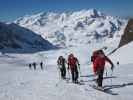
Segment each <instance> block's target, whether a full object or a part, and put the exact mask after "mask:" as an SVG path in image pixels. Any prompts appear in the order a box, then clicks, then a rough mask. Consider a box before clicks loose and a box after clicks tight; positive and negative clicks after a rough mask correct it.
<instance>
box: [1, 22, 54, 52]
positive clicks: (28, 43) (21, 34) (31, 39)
mask: <svg viewBox="0 0 133 100" xmlns="http://www.w3.org/2000/svg"><path fill="white" fill-rule="evenodd" d="M52 48H54V46H53V45H52V44H51V43H49V42H48V41H47V40H44V39H43V38H42V37H41V36H40V35H37V34H36V33H34V32H32V31H30V30H29V29H26V28H24V27H20V26H18V25H17V24H14V23H10V24H5V23H1V22H0V51H3V52H17V50H20V51H22V52H35V51H41V50H48V49H52Z"/></svg>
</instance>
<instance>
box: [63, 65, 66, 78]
mask: <svg viewBox="0 0 133 100" xmlns="http://www.w3.org/2000/svg"><path fill="white" fill-rule="evenodd" d="M63 78H64V79H65V78H66V69H65V68H63Z"/></svg>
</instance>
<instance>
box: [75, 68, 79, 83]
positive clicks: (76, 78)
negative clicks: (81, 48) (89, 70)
mask: <svg viewBox="0 0 133 100" xmlns="http://www.w3.org/2000/svg"><path fill="white" fill-rule="evenodd" d="M78 77H79V73H78V70H77V69H75V82H78Z"/></svg>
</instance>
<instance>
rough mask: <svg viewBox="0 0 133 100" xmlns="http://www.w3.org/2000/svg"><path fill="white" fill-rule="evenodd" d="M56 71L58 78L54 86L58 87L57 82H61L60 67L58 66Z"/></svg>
mask: <svg viewBox="0 0 133 100" xmlns="http://www.w3.org/2000/svg"><path fill="white" fill-rule="evenodd" d="M57 71H58V78H59V81H58V82H57V83H56V86H58V84H59V82H60V81H61V76H60V65H58V67H57Z"/></svg>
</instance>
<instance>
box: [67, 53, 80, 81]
mask: <svg viewBox="0 0 133 100" xmlns="http://www.w3.org/2000/svg"><path fill="white" fill-rule="evenodd" d="M79 66H80V64H79V61H78V59H77V58H76V57H74V55H73V54H70V55H69V56H68V70H69V69H70V70H71V74H72V82H73V83H78V77H79V72H78V67H79ZM79 69H80V68H79Z"/></svg>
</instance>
